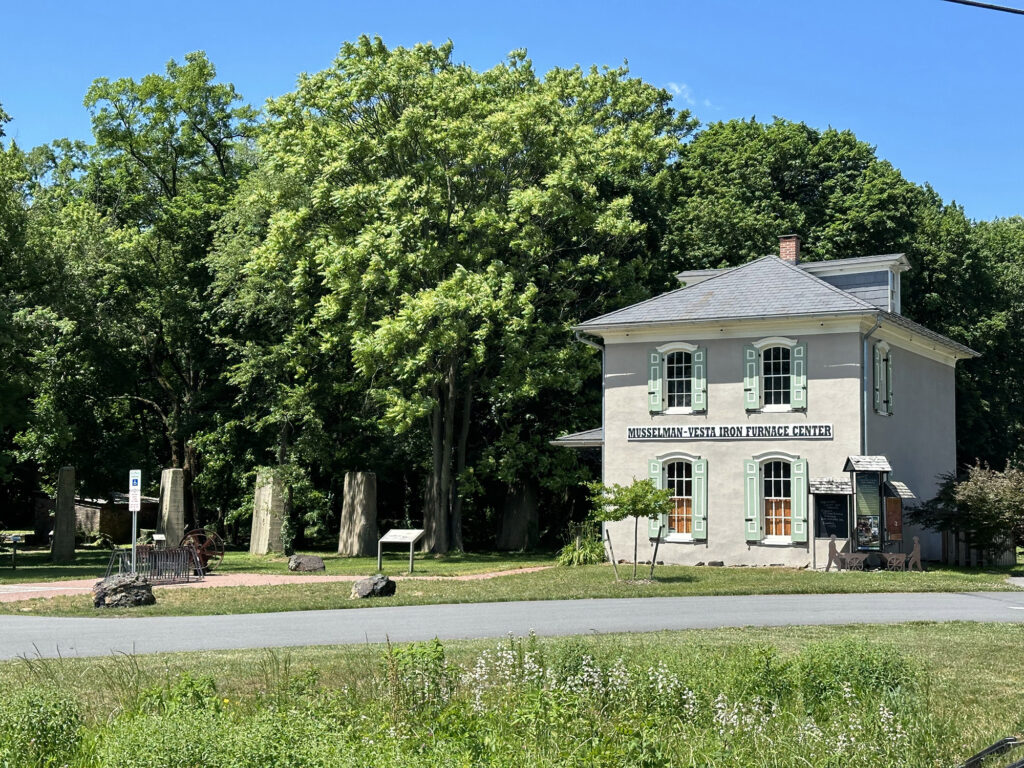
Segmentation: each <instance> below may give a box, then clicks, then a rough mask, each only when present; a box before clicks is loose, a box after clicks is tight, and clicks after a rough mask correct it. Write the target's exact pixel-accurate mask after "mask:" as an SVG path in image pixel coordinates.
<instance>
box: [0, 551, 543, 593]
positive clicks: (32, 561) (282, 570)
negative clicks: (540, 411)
mask: <svg viewBox="0 0 1024 768" xmlns="http://www.w3.org/2000/svg"><path fill="white" fill-rule="evenodd" d="M309 554H316V555H319V556H320V557H322V558H323V559H324V564H325V565H326V567H327V572H328V573H333V574H349V575H353V576H365V575H369V574H372V573H376V572H377V558H376V557H340V556H339V555H337V554H334V553H324V552H311V553H309ZM109 560H110V550H109V549H91V548H86V549H79V550H77V551H76V552H75V562H74V563H72V564H71V565H53V564H52V563H51V562H50V552H49V550H45V549H37V550H29V551H27V552H23V551H21V550H19V551H18V554H17V560H16V562H17V568H16V569H12V568H11V567H10V565H11V553H10V551H9V550H8V551H6V552H0V585H3V584H21V583H27V582H41V581H70V580H73V579H99V578H102V577H103V574H104V573H105V572H106V569H107V563H108V562H109ZM415 560H416V564H415V573H416V575H420V576H459V575H461V574H471V573H486V572H489V571H504V570H509V569H513V568H527V567H530V566H534V565H551V564H552V563H553V559H552V556H551V555H550V554H547V553H530V554H522V553H517V552H483V553H462V554H452V555H444V556H439V555H429V554H423V553H417V554H416V558H415ZM408 568H409V550H408V549H406V550H405V551H404V552H402V551H401V550H400V549H386V550H385V551H384V570H385V572H386V573H389V574H398V573H405V572H406V570H408ZM217 573H276V574H282V575H289V574H291V571H289V570H288V558H287V557H283V556H280V555H262V556H261V555H250V554H249V553H248V552H226V553H225V555H224V562H222V563H221V564H220V566H219V567H218V568H217Z"/></svg>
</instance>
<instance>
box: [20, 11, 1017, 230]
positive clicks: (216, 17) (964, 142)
mask: <svg viewBox="0 0 1024 768" xmlns="http://www.w3.org/2000/svg"><path fill="white" fill-rule="evenodd" d="M1014 2H1017V5H1018V6H1022V7H1024V0H1005V4H1011V5H1012V4H1013V3H1014ZM0 8H2V9H3V12H2V13H0V103H2V104H3V106H4V109H5V110H6V111H7V112H8V113H10V114H11V116H12V117H13V118H14V121H13V122H12V123H11V124H10V125H9V126H8V136H9V138H13V139H15V140H17V141H18V143H19V144H21V145H22V146H25V147H29V146H34V145H36V144H40V143H44V142H47V141H50V140H52V139H55V138H59V137H62V136H70V137H73V138H83V139H87V138H88V137H89V116H88V113H87V112H86V110H85V109H84V108H83V107H82V97H83V96H84V94H85V91H86V89H87V88H88V86H89V84H90V82H91V81H92V80H93V79H94V78H96V77H100V76H105V77H109V78H115V77H123V76H131V77H136V78H137V77H140V76H142V75H145V74H146V73H149V72H155V71H163V66H164V64H165V63H166V61H167V60H168V59H171V58H177V59H180V58H181V57H182V56H183V55H184V54H185V53H186V52H188V51H193V50H200V49H201V50H205V51H206V52H207V54H208V55H209V56H210V59H211V60H212V61H213V62H214V64H215V65H216V66H217V69H218V73H219V76H220V78H221V79H223V80H227V81H231V82H233V83H234V84H235V85H236V86H237V87H238V89H239V90H240V92H241V93H242V94H243V96H245V97H246V99H247V100H249V101H250V102H252V103H254V104H262V103H263V101H264V100H265V99H267V98H268V97H272V96H276V95H280V94H281V93H285V92H287V91H289V90H291V88H292V87H293V85H294V83H295V78H296V75H297V74H298V73H300V72H303V71H306V72H314V71H317V70H319V69H323V68H325V67H327V66H328V65H329V64H330V62H331V60H332V59H333V57H334V55H335V54H336V53H337V50H338V47H339V46H340V44H341V42H342V41H344V40H350V39H353V38H355V37H356V36H358V35H359V34H361V33H367V34H371V35H374V34H378V35H380V36H381V37H383V38H384V40H385V42H386V43H387V44H388V45H411V44H413V43H416V42H420V41H433V42H442V41H444V40H446V39H448V38H450V39H452V40H453V41H454V43H455V57H456V58H457V59H459V60H461V61H465V62H467V63H469V64H471V65H473V66H474V67H478V68H483V67H488V66H491V65H493V64H495V63H496V62H498V61H500V60H501V59H503V58H504V56H505V55H506V54H507V53H508V52H509V51H510V50H512V49H514V48H523V47H525V48H527V49H528V51H529V54H530V56H531V58H532V59H533V60H534V63H535V65H536V67H537V68H538V70H540V71H546V70H547V69H550V68H551V67H554V66H571V65H573V64H577V63H579V64H583V65H585V66H586V65H590V64H594V63H596V64H608V65H618V64H621V63H622V62H623V60H628V62H629V66H630V69H631V70H632V72H633V73H634V74H635V75H637V76H640V77H643V78H644V79H646V80H648V81H650V82H653V83H655V84H657V85H660V86H662V87H665V88H669V89H671V90H673V92H675V93H676V94H677V95H676V102H677V104H678V105H679V106H680V107H686V108H689V109H690V110H692V112H693V113H694V115H695V116H696V117H698V118H699V119H700V120H701V121H702V122H705V123H707V122H714V121H717V120H726V119H730V118H734V117H751V116H756V117H757V118H759V119H762V120H768V119H771V117H772V116H773V115H779V116H781V117H785V118H788V119H790V120H798V121H800V120H802V121H804V122H806V123H808V124H810V125H812V126H815V127H818V128H825V127H827V126H829V125H831V126H834V127H837V128H849V129H852V130H853V131H854V132H855V133H856V134H857V136H858V137H859V138H860V139H862V140H864V141H867V142H870V143H871V144H874V145H876V146H877V147H878V153H879V154H880V155H881V156H882V157H884V158H886V159H888V160H890V161H891V162H892V163H893V164H894V165H895V166H896V167H898V168H900V169H901V170H902V171H903V173H904V175H905V176H906V177H907V178H909V179H911V180H912V181H916V182H926V181H927V182H930V183H931V184H932V185H933V186H934V187H935V188H936V189H937V190H938V192H939V194H941V195H942V197H943V198H944V199H946V200H953V199H955V200H956V201H958V202H960V203H961V204H962V205H964V207H965V208H966V210H967V214H968V215H969V216H971V217H973V218H978V219H987V218H992V217H995V216H1011V215H1015V214H1024V187H1022V185H1021V180H1022V178H1024V142H1022V141H1021V136H1022V132H1024V99H1022V98H1021V96H1022V93H1021V91H1022V88H1021V77H1022V74H1024V73H1022V68H1021V62H1020V52H1021V49H1022V46H1024V16H1013V15H1009V14H1005V13H997V12H994V11H986V10H981V9H977V8H969V7H965V6H960V5H954V4H952V3H947V2H943V1H942V0H848V1H845V2H844V1H843V0H793V1H791V2H790V1H787V0H763V1H761V2H758V1H757V0H677V1H676V2H673V3H668V2H646V3H645V2H638V3H628V2H615V3H611V2H607V3H605V2H599V1H597V0H593V1H591V2H576V1H570V2H559V0H546V1H545V2H535V0H519V2H510V3H501V4H497V3H489V2H485V1H484V0H481V1H480V2H443V1H437V2H425V1H424V0H418V1H417V2H390V1H387V0H377V1H371V2H366V1H365V0H364V1H363V2H358V3H357V2H346V1H343V0H342V1H337V2H312V1H308V0H290V1H288V2H282V1H281V0H275V1H274V2H266V1H265V0H252V1H251V2H246V3H217V2H214V0H210V2H209V3H206V2H194V0H178V1H177V2H175V3H147V2H131V3H125V2H100V3H89V4H83V3H78V2H74V3H72V2H68V3H55V2H49V1H47V0H25V1H23V2H17V3H15V2H12V1H11V0H8V2H6V3H3V4H0Z"/></svg>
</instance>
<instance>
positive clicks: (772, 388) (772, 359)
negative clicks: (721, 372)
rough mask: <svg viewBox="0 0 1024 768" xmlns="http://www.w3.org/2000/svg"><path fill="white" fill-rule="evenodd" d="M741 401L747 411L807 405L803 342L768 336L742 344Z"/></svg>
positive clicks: (805, 364) (805, 406)
mask: <svg viewBox="0 0 1024 768" xmlns="http://www.w3.org/2000/svg"><path fill="white" fill-rule="evenodd" d="M743 404H744V407H745V408H746V409H747V410H748V411H794V410H803V409H806V408H807V345H806V344H803V343H801V342H798V341H797V340H796V339H787V338H785V337H782V336H772V337H769V338H767V339H761V340H760V341H755V342H754V343H753V344H747V345H746V346H744V348H743Z"/></svg>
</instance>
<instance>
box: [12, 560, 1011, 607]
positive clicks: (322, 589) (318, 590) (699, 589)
mask: <svg viewBox="0 0 1024 768" xmlns="http://www.w3.org/2000/svg"><path fill="white" fill-rule="evenodd" d="M465 558H466V559H468V560H472V559H473V558H472V557H471V556H465ZM454 560H455V561H454V562H452V563H450V564H449V566H450V567H451V568H452V569H453V570H452V572H455V571H458V570H459V569H462V568H466V569H470V568H479V566H480V565H482V564H481V563H473V562H465V561H461V562H459V561H458V559H454ZM430 562H432V561H431V560H430V559H428V560H427V563H425V565H424V568H423V573H424V574H428V573H429V571H428V569H427V568H428V565H429V563H430ZM433 562H440V561H433ZM514 562H518V563H520V564H523V565H525V564H528V563H535V562H536V561H531V560H520V561H514ZM548 562H550V561H548ZM496 564H497V565H499V566H505V565H507V564H508V563H507V562H505V561H497V562H496ZM497 569H498V568H494V570H497ZM332 570H333V569H331V567H330V566H328V572H331V571H332ZM389 570H390V573H391V574H395V573H400V571H399V569H389ZM480 570H484V569H483V568H480ZM334 572H337V571H334ZM355 572H357V573H358V572H363V573H365V572H367V571H359V570H358V569H356V570H355ZM462 572H467V571H465V570H464V571H462ZM1007 572H1008V571H1007V570H1006V569H1003V570H1002V571H994V570H993V571H977V570H976V571H968V570H964V569H954V568H949V567H934V568H933V569H932V570H930V571H928V572H926V573H916V572H909V573H890V572H887V571H877V572H871V571H868V572H859V573H858V572H843V573H835V572H831V573H822V572H816V571H805V570H798V569H794V568H710V567H690V566H659V567H658V568H657V570H656V572H655V581H653V582H646V583H645V582H637V583H631V582H616V581H615V580H614V578H613V575H612V569H611V566H610V565H607V564H605V565H590V566H581V567H576V568H568V567H555V568H551V569H548V570H544V571H537V572H533V573H526V574H516V575H509V576H499V577H495V578H492V579H487V580H477V581H455V580H446V579H441V580H428V579H423V580H414V579H412V580H403V581H400V582H399V583H398V591H397V594H396V595H395V596H394V597H391V598H386V599H383V598H382V599H376V600H369V601H367V600H350V599H349V591H350V589H351V586H350V584H348V583H344V582H341V583H304V584H286V585H279V586H260V587H222V588H218V589H161V588H159V587H157V588H155V590H154V591H155V594H156V596H157V604H156V605H153V606H147V607H144V608H134V609H125V610H105V611H103V612H101V613H97V611H96V610H95V609H94V608H93V607H92V603H91V599H90V597H89V596H88V595H76V596H70V597H53V598H48V599H34V600H25V601H19V602H13V603H0V612H2V613H31V614H37V615H51V616H123V615H131V616H192V615H205V614H225V613H264V612H276V611H305V610H322V609H330V608H363V607H368V606H384V605H425V604H436V603H469V602H500V601H513V600H552V599H584V598H615V597H676V596H685V595H745V594H804V593H840V592H977V591H1003V590H1012V589H1014V588H1013V587H1011V586H1010V585H1008V584H1007V583H1006V574H1007ZM211 578H216V576H213V577H211Z"/></svg>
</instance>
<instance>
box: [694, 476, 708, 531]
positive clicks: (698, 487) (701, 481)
mask: <svg viewBox="0 0 1024 768" xmlns="http://www.w3.org/2000/svg"><path fill="white" fill-rule="evenodd" d="M707 537H708V460H707V459H696V460H695V461H694V462H693V538H694V540H700V541H704V540H706V539H707Z"/></svg>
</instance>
